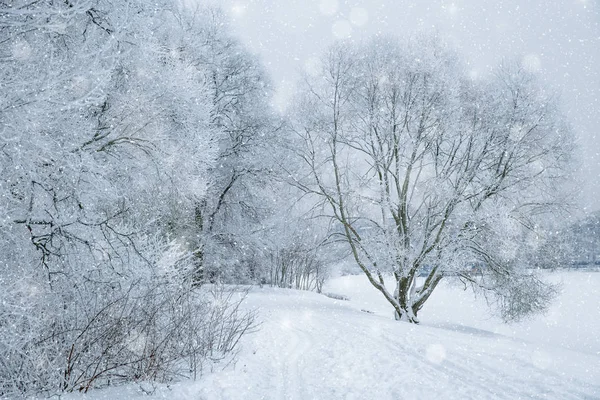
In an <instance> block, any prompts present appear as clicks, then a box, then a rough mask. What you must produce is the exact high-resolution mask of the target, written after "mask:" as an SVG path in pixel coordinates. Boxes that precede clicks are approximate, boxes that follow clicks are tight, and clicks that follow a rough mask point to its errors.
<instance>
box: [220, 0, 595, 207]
mask: <svg viewBox="0 0 600 400" xmlns="http://www.w3.org/2000/svg"><path fill="white" fill-rule="evenodd" d="M219 4H220V5H221V6H222V7H223V8H224V9H225V10H226V11H227V12H229V14H230V16H231V18H232V20H233V22H232V25H233V28H234V30H235V31H236V34H237V35H238V36H239V37H240V38H241V39H242V40H243V41H244V42H245V44H246V45H247V46H248V47H249V48H250V50H251V51H253V52H255V53H257V54H259V55H260V56H261V58H262V60H263V62H264V64H265V65H266V66H267V68H268V70H269V72H270V73H271V75H272V78H273V82H274V84H275V86H276V88H277V94H276V98H275V103H276V105H277V106H278V107H279V108H285V106H286V104H287V102H288V101H289V98H290V96H291V95H292V93H293V90H294V86H293V82H294V81H295V80H296V78H297V74H298V71H301V70H303V69H306V68H310V67H311V65H314V60H315V59H316V57H318V56H319V54H320V53H321V52H322V51H323V50H324V49H325V47H327V46H328V45H329V44H331V43H332V42H333V41H334V40H336V39H337V38H347V37H351V38H357V39H359V38H363V37H368V36H370V35H373V34H376V33H394V34H396V35H400V36H401V35H406V34H412V33H414V32H418V31H436V32H438V33H439V34H440V35H441V36H442V37H444V38H445V39H446V40H447V41H449V42H451V43H452V44H453V45H454V46H455V47H456V48H457V49H459V50H460V51H461V52H462V53H463V55H464V56H465V57H466V60H467V62H468V64H469V68H471V74H473V76H477V75H485V73H486V71H488V70H489V68H490V67H491V66H494V65H496V64H497V63H498V62H499V61H500V60H501V58H502V57H505V56H515V55H518V56H519V57H523V59H524V61H525V63H526V65H527V66H528V67H529V68H531V69H532V70H535V71H538V72H539V74H541V75H542V76H543V77H544V78H545V79H547V80H548V82H549V84H550V85H552V86H553V87H554V88H556V89H557V90H558V91H559V92H560V93H561V96H562V100H563V104H564V107H565V110H566V112H567V113H568V115H569V117H570V120H571V122H572V124H573V126H574V127H575V129H576V131H577V134H578V138H579V139H578V140H579V152H580V153H579V155H578V159H579V160H580V163H581V173H580V176H579V177H580V179H581V181H582V184H581V185H580V186H582V189H583V194H582V201H581V202H582V205H583V206H584V207H585V208H586V209H587V211H595V210H600V132H599V130H600V100H599V98H600V0H535V1H531V0H485V1H483V0H464V1H461V0H455V1H443V0H421V1H418V0H410V1H409V0H406V1H402V0H380V1H376V0H346V1H344V0H223V1H221V2H219Z"/></svg>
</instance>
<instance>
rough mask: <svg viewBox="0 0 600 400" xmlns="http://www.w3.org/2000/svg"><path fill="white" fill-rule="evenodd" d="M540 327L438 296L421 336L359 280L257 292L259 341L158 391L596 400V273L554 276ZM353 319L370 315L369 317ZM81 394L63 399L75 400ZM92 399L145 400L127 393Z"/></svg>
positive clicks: (206, 396)
mask: <svg viewBox="0 0 600 400" xmlns="http://www.w3.org/2000/svg"><path fill="white" fill-rule="evenodd" d="M551 279H553V280H556V281H563V285H564V286H563V289H564V290H563V294H562V295H561V297H560V298H559V300H558V301H557V302H556V304H555V306H554V307H553V308H552V309H551V310H550V312H549V313H548V314H547V315H545V316H540V317H537V318H535V319H532V320H529V321H525V322H522V323H519V324H513V325H503V324H502V323H501V322H499V321H497V320H495V319H493V318H490V316H489V315H488V313H487V311H486V309H485V306H484V301H483V300H482V299H475V300H474V299H473V297H472V295H470V294H469V293H468V292H464V291H462V290H461V289H460V288H459V287H457V286H453V285H449V284H446V285H443V286H441V287H440V288H439V289H438V291H437V293H435V295H434V296H433V297H432V298H431V300H430V303H429V304H427V305H426V308H424V309H423V310H422V312H421V315H420V317H421V321H422V324H421V325H419V326H414V325H409V324H406V323H399V322H396V321H394V320H392V318H391V315H392V313H391V311H390V308H389V306H387V305H386V303H385V301H384V300H382V299H380V295H379V293H378V292H376V291H375V290H374V289H372V288H371V287H369V286H368V285H369V284H368V282H367V281H366V279H364V278H363V277H362V276H347V277H341V278H336V279H334V280H332V281H331V282H329V283H328V284H327V286H326V288H325V291H329V292H333V293H337V294H342V295H346V296H348V297H349V298H350V301H342V300H335V299H331V298H328V297H325V296H323V295H318V294H315V293H308V292H298V291H294V290H285V289H273V288H266V287H265V288H262V289H261V288H256V289H254V290H253V291H252V292H251V293H250V295H249V296H248V298H247V301H246V307H248V308H250V309H257V310H258V311H259V312H260V316H259V319H260V321H261V327H260V330H259V331H258V332H256V333H253V334H251V335H248V336H246V337H245V339H244V340H243V344H242V348H241V351H240V354H239V358H238V361H237V362H236V363H235V364H232V365H229V366H228V367H226V368H225V369H224V370H220V371H216V372H214V373H212V374H208V375H206V376H204V377H203V378H202V379H201V380H200V381H198V382H182V383H179V384H176V385H173V386H171V387H170V388H167V387H159V388H158V389H157V390H156V392H155V397H156V398H168V399H186V400H187V399H195V400H213V399H214V400H216V399H328V400H329V399H390V400H391V399H394V400H398V399H532V398H534V399H535V398H539V399H600V273H597V272H596V273H594V272H562V273H558V274H553V275H552V276H551ZM361 310H368V311H371V312H372V313H367V312H364V311H361ZM80 397H81V396H80V395H77V396H73V398H80ZM85 397H86V398H88V399H98V398H103V399H106V398H111V399H112V398H134V397H143V396H142V395H141V394H140V391H139V389H138V388H137V387H136V386H130V387H128V388H114V389H109V390H98V391H96V392H93V393H91V394H89V395H87V396H85Z"/></svg>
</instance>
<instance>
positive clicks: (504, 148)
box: [292, 37, 573, 322]
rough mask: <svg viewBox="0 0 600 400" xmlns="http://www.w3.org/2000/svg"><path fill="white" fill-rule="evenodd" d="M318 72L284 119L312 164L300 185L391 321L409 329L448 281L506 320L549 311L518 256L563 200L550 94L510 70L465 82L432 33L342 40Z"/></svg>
mask: <svg viewBox="0 0 600 400" xmlns="http://www.w3.org/2000/svg"><path fill="white" fill-rule="evenodd" d="M321 67H322V68H321V74H322V76H308V77H307V78H306V79H305V80H304V82H303V83H302V86H303V92H302V94H301V95H300V97H299V99H298V101H297V104H296V106H295V109H294V113H293V116H292V119H293V124H294V131H295V132H296V133H297V136H298V138H299V141H300V142H301V144H300V145H299V146H298V150H297V153H298V156H299V157H300V158H301V159H302V160H303V161H304V162H305V164H306V166H307V172H306V174H305V176H302V177H299V178H298V179H297V180H296V185H297V186H298V187H300V188H302V189H303V190H304V191H305V192H306V193H308V194H311V195H314V196H316V198H318V199H320V203H319V205H318V206H317V209H318V211H319V212H321V211H320V210H321V209H322V210H325V212H324V214H326V216H327V218H330V219H331V220H333V221H335V222H336V223H337V226H338V228H337V235H338V237H340V238H342V239H343V240H344V241H345V242H346V244H347V246H348V248H349V249H350V250H351V252H352V256H353V258H354V260H355V261H356V263H357V265H358V266H359V267H360V268H361V269H362V271H363V272H364V273H365V274H366V276H367V278H368V279H369V281H370V282H371V284H372V285H373V286H374V287H375V288H376V289H377V290H379V291H380V292H381V293H382V295H383V296H384V297H385V298H386V299H387V300H388V301H389V303H390V304H391V305H392V306H393V307H394V309H395V313H396V317H397V318H398V319H401V320H406V321H409V322H418V319H417V313H418V312H419V310H420V309H421V308H422V307H423V305H424V304H425V302H426V301H427V300H428V298H429V297H430V296H431V294H432V293H433V291H434V289H435V288H436V286H437V285H438V283H439V282H440V281H441V280H442V279H443V278H444V277H445V276H450V275H454V276H458V277H460V279H462V280H465V281H467V282H469V283H471V284H472V285H473V287H474V288H476V289H478V290H481V291H483V292H484V293H485V294H486V296H489V297H488V298H489V299H490V300H491V302H492V303H493V304H495V305H496V306H498V308H497V310H498V311H499V312H500V314H501V316H502V317H503V318H504V319H505V320H516V319H519V318H521V317H523V316H525V315H528V314H530V313H533V312H538V311H541V310H543V309H545V308H546V307H547V305H548V303H549V301H550V300H551V298H552V297H553V294H554V292H555V288H554V287H553V286H550V285H547V284H545V283H543V282H542V281H540V280H539V279H538V277H536V276H535V275H534V274H533V273H531V272H529V271H528V269H527V267H528V265H527V264H526V262H525V260H526V257H525V255H527V254H529V253H530V252H531V251H532V249H534V248H535V247H536V246H538V244H539V240H538V236H537V230H538V225H539V224H538V221H539V220H540V218H543V216H544V215H545V213H547V212H549V211H552V210H553V209H554V208H555V207H558V206H559V205H560V202H561V201H562V200H561V198H560V197H559V195H558V193H559V191H558V188H559V186H558V185H559V184H560V182H561V181H562V179H564V177H565V176H566V174H567V171H568V165H569V161H570V154H571V147H572V146H571V143H573V138H572V134H571V131H570V129H569V126H568V124H567V123H566V122H565V120H564V117H563V115H562V114H561V113H560V111H559V108H558V105H557V103H556V101H555V98H554V96H553V95H551V94H550V93H549V92H548V91H547V90H546V89H545V88H544V87H543V86H542V85H541V84H540V83H539V81H538V80H537V79H536V77H535V76H534V75H532V74H531V73H529V72H527V71H526V70H525V69H524V68H522V67H521V66H520V65H519V64H518V63H511V62H506V63H504V64H502V65H500V66H499V67H498V68H496V69H495V71H494V73H493V74H492V76H490V77H489V78H487V79H481V80H473V79H470V78H469V77H468V74H467V73H466V71H465V69H464V68H463V66H462V65H461V62H460V59H459V57H458V55H457V54H456V53H455V52H453V51H452V50H450V49H448V48H447V47H446V46H445V45H444V44H443V43H441V42H440V41H439V40H438V39H437V38H436V37H418V38H412V39H410V40H407V41H405V42H403V43H400V42H399V41H398V40H395V39H393V38H392V39H390V38H377V39H374V40H372V41H371V42H369V43H367V44H362V45H357V44H351V43H344V42H342V43H337V44H335V45H334V46H333V47H331V48H330V49H329V50H328V51H327V53H326V54H325V56H324V57H323V59H322V64H321ZM473 265H477V266H478V267H479V269H480V270H482V271H483V273H481V274H478V275H479V276H474V275H473V274H472V273H471V271H470V270H471V269H472V266H473ZM390 272H391V273H392V274H393V277H394V283H395V290H390V289H389V288H388V287H387V286H386V284H385V281H384V279H385V276H387V274H388V273H390ZM420 275H421V276H425V278H424V279H420V278H419V276H420Z"/></svg>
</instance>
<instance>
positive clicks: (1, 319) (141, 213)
mask: <svg viewBox="0 0 600 400" xmlns="http://www.w3.org/2000/svg"><path fill="white" fill-rule="evenodd" d="M209 18H210V13H209V12H208V11H206V10H203V9H195V8H194V9H192V10H191V11H190V10H189V9H187V8H184V6H183V5H180V4H179V3H178V2H175V1H170V0H164V1H158V2H153V3H152V5H150V4H147V3H144V2H123V3H119V4H117V3H114V2H109V1H102V0H90V1H85V0H84V1H61V2H57V1H51V0H43V1H36V2H30V1H11V2H8V3H7V2H0V58H1V64H0V87H1V88H2V93H3V95H2V96H0V174H1V176H0V199H1V201H0V235H1V236H2V237H3V240H2V241H1V242H0V284H1V290H0V297H1V301H0V359H1V360H2V361H1V362H0V396H10V395H12V394H15V393H19V392H20V393H27V392H32V391H33V392H40V393H52V392H56V391H61V390H67V391H70V390H75V389H79V390H87V389H89V388H90V387H92V386H96V385H102V384H106V383H108V382H117V381H119V380H136V379H163V380H164V379H170V378H172V377H174V376H177V375H179V374H181V373H182V371H183V370H182V368H184V367H182V365H184V363H183V361H188V365H187V366H186V367H185V370H186V371H188V372H186V373H190V372H189V371H192V374H195V373H196V371H200V370H201V363H202V362H203V360H205V358H206V357H207V356H208V355H212V356H214V357H218V356H219V355H220V354H223V353H226V352H228V351H230V350H231V346H232V345H234V344H235V343H236V342H237V339H236V338H237V337H239V335H238V334H240V333H242V332H243V331H244V330H245V329H246V328H247V327H248V326H249V325H250V323H251V318H248V316H243V315H241V314H239V313H238V311H237V308H236V307H235V303H234V304H233V307H232V306H231V304H232V303H231V302H230V301H228V300H230V299H231V298H230V297H228V295H227V294H226V293H223V292H221V291H219V290H217V291H215V292H214V294H213V296H212V297H216V299H212V300H211V295H210V294H209V293H206V291H205V292H201V291H199V290H197V289H196V288H195V287H194V285H193V281H192V274H193V270H194V262H193V261H194V257H193V254H192V249H193V247H192V246H190V245H189V243H190V242H191V241H192V240H191V237H193V236H192V234H190V232H193V229H191V226H192V225H193V221H194V216H195V205H196V204H197V203H198V202H201V201H202V200H203V199H204V198H205V196H206V194H207V188H208V187H209V184H210V179H209V171H210V169H211V168H214V166H215V160H216V159H217V154H218V152H217V150H216V147H217V144H218V142H219V140H220V139H219V135H218V132H217V131H216V130H215V128H214V124H213V122H212V116H211V112H212V109H213V99H212V94H213V92H212V91H211V90H210V88H211V86H210V84H209V82H208V80H207V76H209V75H210V74H209V70H208V69H207V68H205V65H204V64H202V65H198V64H197V62H196V61H197V58H196V57H197V54H198V52H199V51H200V50H201V49H202V48H203V46H204V42H203V41H202V40H203V39H202V37H197V36H196V35H195V32H194V31H193V30H192V29H190V25H193V24H197V25H199V26H206V27H208V26H209V25H208V23H207V21H208V19H209ZM192 227H193V226H192ZM213 300H216V301H213ZM212 311H214V313H212ZM211 315H212V316H211ZM231 321H237V322H239V323H237V322H236V323H235V324H228V322H231ZM233 327H235V329H233V330H232V329H231V328H233ZM240 328H241V329H240ZM226 332H228V333H226ZM222 334H225V335H227V336H228V337H229V338H230V339H232V340H230V339H226V340H225V341H223V340H222V339H225V337H224V336H221V335H222Z"/></svg>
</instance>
